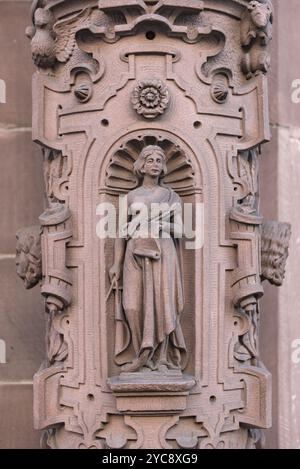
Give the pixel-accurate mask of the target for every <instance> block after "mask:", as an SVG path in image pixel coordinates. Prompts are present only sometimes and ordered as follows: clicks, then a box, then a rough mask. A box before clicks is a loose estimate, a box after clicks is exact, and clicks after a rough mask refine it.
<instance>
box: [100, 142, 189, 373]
mask: <svg viewBox="0 0 300 469" xmlns="http://www.w3.org/2000/svg"><path fill="white" fill-rule="evenodd" d="M134 171H135V174H136V175H137V176H138V177H139V179H140V180H141V181H142V184H141V185H140V186H139V187H138V188H137V189H134V190H132V191H130V192H129V194H128V208H129V213H131V216H130V218H129V221H128V224H127V226H126V228H127V239H126V238H121V237H120V238H118V239H116V241H115V260H114V264H113V266H112V267H111V269H110V271H109V275H110V279H111V282H112V283H115V284H116V283H117V282H118V281H119V279H120V277H121V275H122V274H123V299H122V303H123V309H124V313H125V317H124V320H125V321H126V323H127V325H128V327H129V330H130V336H131V340H130V341H129V344H128V347H126V344H125V349H124V346H122V344H120V347H119V350H118V349H116V355H117V357H116V358H117V359H118V361H119V363H122V361H123V363H127V364H126V365H124V366H123V367H122V370H123V371H131V372H133V371H139V370H141V369H142V368H143V367H144V368H146V369H149V370H158V371H166V370H167V369H179V370H180V369H182V368H183V367H184V361H185V358H184V356H185V355H186V347H185V341H184V337H183V333H182V329H181V326H180V316H181V314H182V312H183V308H184V296H183V281H182V266H181V254H180V252H181V246H180V236H181V231H182V228H181V200H180V197H179V196H178V195H177V194H176V193H175V192H174V191H173V190H172V189H171V188H170V187H167V186H165V185H164V184H163V183H162V178H163V176H165V175H166V171H167V168H166V160H165V154H164V151H163V150H162V148H160V147H159V146H156V145H150V146H147V147H145V148H144V149H143V150H142V152H141V153H140V155H139V157H138V159H137V161H136V162H135V164H134ZM141 204H143V206H141ZM153 204H155V205H153ZM157 204H160V205H159V206H160V207H162V210H161V211H159V213H158V212H157V211H155V210H151V209H153V207H154V206H158V205H157ZM143 207H144V208H146V214H145V216H144V214H142V208H143ZM150 212H151V213H150ZM153 212H155V213H153ZM149 213H150V214H149ZM145 230H146V232H145ZM155 231H156V233H154V232H155ZM153 235H154V236H153ZM119 339H120V338H118V337H117V341H118V340H119ZM116 343H117V342H116ZM116 348H117V347H116ZM129 348H131V349H132V351H131V353H130V351H129V350H128V349H129ZM121 355H123V357H122V358H123V359H122V358H121ZM130 360H131V361H130Z"/></svg>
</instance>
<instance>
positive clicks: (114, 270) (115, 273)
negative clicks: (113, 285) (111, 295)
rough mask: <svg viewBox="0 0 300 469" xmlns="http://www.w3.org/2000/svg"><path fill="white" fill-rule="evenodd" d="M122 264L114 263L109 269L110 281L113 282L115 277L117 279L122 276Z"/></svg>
mask: <svg viewBox="0 0 300 469" xmlns="http://www.w3.org/2000/svg"><path fill="white" fill-rule="evenodd" d="M121 270H122V268H121V265H120V264H118V263H116V262H115V263H114V264H113V265H112V266H111V268H110V269H109V272H108V274H109V278H110V281H111V282H112V281H113V280H114V279H115V280H119V279H120V277H121Z"/></svg>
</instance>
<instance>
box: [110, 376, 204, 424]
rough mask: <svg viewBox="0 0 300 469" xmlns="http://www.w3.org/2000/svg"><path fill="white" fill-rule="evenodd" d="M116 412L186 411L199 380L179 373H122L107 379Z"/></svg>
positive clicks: (165, 412)
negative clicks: (189, 396) (193, 389)
mask: <svg viewBox="0 0 300 469" xmlns="http://www.w3.org/2000/svg"><path fill="white" fill-rule="evenodd" d="M107 382H108V385H109V387H110V389H111V390H112V391H113V393H114V395H115V396H116V400H117V409H118V411H119V412H124V413H126V414H133V415H136V414H140V415H148V414H152V413H157V412H159V413H161V414H176V413H180V412H182V411H183V410H185V409H186V406H187V396H188V394H189V390H190V389H192V388H193V387H194V386H195V384H196V380H195V379H194V378H193V377H192V376H189V375H184V374H182V373H181V371H179V370H168V371H166V372H160V371H140V372H134V373H121V374H120V375H119V376H115V377H112V378H109V379H108V381H107Z"/></svg>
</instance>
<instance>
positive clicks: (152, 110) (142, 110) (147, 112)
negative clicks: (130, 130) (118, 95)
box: [131, 79, 170, 119]
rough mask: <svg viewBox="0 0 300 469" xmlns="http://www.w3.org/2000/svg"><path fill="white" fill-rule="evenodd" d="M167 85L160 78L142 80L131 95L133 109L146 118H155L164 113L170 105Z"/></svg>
mask: <svg viewBox="0 0 300 469" xmlns="http://www.w3.org/2000/svg"><path fill="white" fill-rule="evenodd" d="M169 101H170V97H169V91H168V88H167V86H166V85H165V84H164V83H163V82H162V81H160V80H155V79H152V80H145V81H140V82H139V83H138V84H137V86H136V87H135V88H134V90H133V92H132V97H131V103H132V105H133V109H135V110H136V112H137V113H138V114H141V115H142V116H144V117H145V118H146V119H154V118H155V117H157V116H159V115H160V114H163V113H164V112H165V110H166V109H167V107H168V105H169Z"/></svg>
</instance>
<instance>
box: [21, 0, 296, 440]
mask: <svg viewBox="0 0 300 469" xmlns="http://www.w3.org/2000/svg"><path fill="white" fill-rule="evenodd" d="M272 21H273V10H272V5H271V4H270V2H269V1H268V0H265V1H263V0H261V1H250V2H249V1H247V0H224V1H215V0H205V1H199V0H159V1H154V0H148V1H147V0H114V1H113V2H112V1H108V0H99V1H96V0H91V1H89V2H87V1H85V0H76V1H75V0H74V1H73V0H68V1H63V0H61V1H57V0H55V1H54V0H36V1H34V2H33V5H32V26H30V27H29V28H28V29H27V35H28V36H29V37H30V38H31V44H32V55H33V59H34V62H35V64H36V65H37V67H38V71H37V73H36V74H35V75H34V78H33V93H34V96H33V99H34V107H33V138H34V140H35V141H36V142H38V143H39V144H40V145H41V146H42V148H43V155H44V174H45V186H46V207H45V212H44V213H43V214H42V215H41V217H40V225H39V226H37V227H32V228H27V229H25V230H20V231H19V233H18V235H17V237H18V248H17V264H18V273H19V275H20V276H21V278H22V279H23V280H24V283H25V286H26V287H27V288H30V287H31V286H34V285H35V284H36V283H38V282H39V281H40V283H41V288H42V295H43V296H44V297H45V303H46V318H47V341H46V342H47V359H46V361H45V362H44V363H43V365H42V366H41V369H40V370H39V371H38V372H37V373H36V375H35V378H34V418H35V427H36V428H37V429H43V430H44V434H43V435H44V436H43V440H42V443H43V447H50V448H143V447H144V448H146V447H153V448H203V449H204V448H220V449H222V448H253V447H255V444H256V443H257V442H258V440H259V439H260V436H261V435H260V430H261V429H264V428H268V427H270V425H271V382H270V374H269V372H268V371H267V370H266V368H265V367H264V365H263V364H262V362H261V361H260V359H259V344H258V330H259V314H260V310H259V299H260V298H261V296H262V295H263V287H262V281H263V280H264V279H268V280H270V281H271V282H272V283H274V284H276V285H279V284H281V283H282V280H283V276H284V266H285V261H286V257H287V252H288V240H289V237H290V227H289V225H286V224H278V223H276V222H268V223H264V222H263V219H262V217H261V216H260V213H259V190H258V187H259V186H258V173H259V158H260V145H261V144H262V143H263V142H265V141H267V140H268V139H269V121H268V93H267V79H266V72H267V70H268V66H269V53H268V43H269V41H270V40H271V36H272ZM151 178H152V179H151ZM147 181H148V182H147ZM149 181H152V182H153V181H155V184H154V185H152V187H150V186H149V185H148V183H149ZM126 194H127V195H128V199H129V201H131V202H133V201H135V200H137V199H139V198H142V199H143V200H144V201H145V202H146V203H150V202H153V201H154V200H156V199H159V200H164V201H165V202H167V204H169V205H167V206H168V207H171V205H172V203H173V202H174V201H177V203H178V206H180V205H181V206H184V205H185V204H187V203H189V204H192V207H194V208H195V207H196V206H199V204H203V207H204V220H203V226H204V245H203V246H202V247H201V248H199V249H194V250H190V249H186V248H185V247H184V243H181V244H183V246H181V249H180V250H179V246H178V244H179V243H177V242H176V240H175V238H174V237H173V238H172V237H171V239H168V240H158V241H157V240H155V239H152V238H151V237H150V238H148V239H146V241H145V240H142V239H139V240H135V239H133V237H132V235H131V236H129V237H128V238H127V240H125V241H124V240H123V241H122V240H121V241H120V239H119V238H116V239H111V238H109V237H107V238H105V239H101V237H100V238H99V236H98V234H97V223H98V222H99V212H98V207H99V204H101V203H102V204H103V203H106V204H109V203H110V204H112V205H113V206H114V207H115V209H116V212H117V211H118V207H119V199H120V196H124V195H126ZM171 202H172V203H171ZM172 210H173V209H172ZM172 210H171V208H170V210H169V209H168V210H167V211H170V212H171V211H172ZM173 215H174V213H173ZM160 221H161V225H159V226H160V229H161V230H163V229H164V228H163V226H165V225H164V220H160ZM131 222H132V219H131ZM131 222H130V221H129V225H130V223H131ZM175 225H176V223H173V224H172V227H173V228H172V229H173V230H175ZM133 231H134V230H133ZM182 241H184V240H182ZM122 243H123V244H122ZM261 247H262V248H261ZM41 253H42V254H41ZM124 256H125V257H124ZM170 265H171V266H172V267H170ZM158 272H159V273H158ZM160 281H162V282H164V283H163V284H162V283H160ZM158 298H160V302H159V303H158ZM170 305H171V306H170ZM158 313H159V314H158ZM137 318H139V319H137ZM143 324H144V326H145V324H147V327H146V326H145V327H146V329H145V327H144V326H143ZM147 328H148V329H147ZM149 331H152V332H151V333H149ZM130 349H131V352H130Z"/></svg>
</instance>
